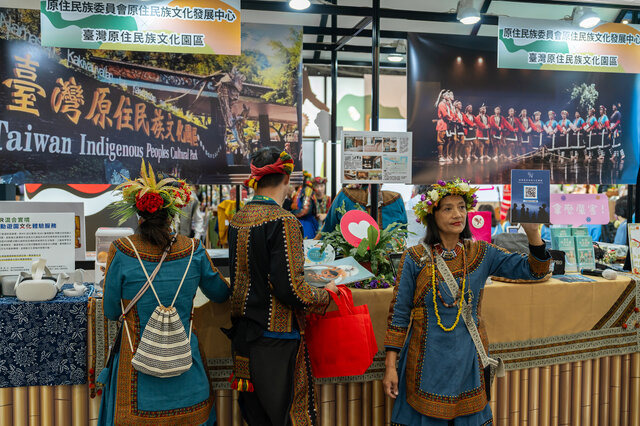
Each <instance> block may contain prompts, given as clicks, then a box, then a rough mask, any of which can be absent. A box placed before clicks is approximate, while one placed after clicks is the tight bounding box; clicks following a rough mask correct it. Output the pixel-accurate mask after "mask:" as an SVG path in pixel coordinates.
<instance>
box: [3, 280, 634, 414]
mask: <svg viewBox="0 0 640 426" xmlns="http://www.w3.org/2000/svg"><path fill="white" fill-rule="evenodd" d="M392 291H393V290H392V289H378V290H356V289H353V290H352V292H353V298H354V302H355V304H356V305H360V304H364V303H366V304H368V305H369V310H370V312H371V316H372V320H373V327H374V332H375V335H376V339H377V341H378V346H379V349H380V352H379V353H378V354H377V355H376V357H375V359H374V362H373V364H372V366H371V367H370V368H369V370H368V371H367V373H366V374H364V375H363V376H358V377H344V378H335V379H321V380H318V381H317V389H318V399H319V402H320V424H321V425H327V426H329V425H340V426H342V425H349V426H352V425H353V426H355V425H385V424H389V422H390V417H391V409H392V407H393V403H392V401H391V400H390V399H389V398H387V397H385V395H384V393H383V390H382V383H381V378H382V376H383V374H384V352H383V347H382V344H383V341H384V334H385V330H386V320H387V312H388V308H389V303H390V301H391V297H392ZM638 292H639V287H638V285H637V280H636V279H635V278H633V277H632V276H629V275H623V276H619V278H618V279H617V280H613V281H607V280H604V279H596V281H595V282H575V283H566V282H561V281H558V280H556V279H551V280H549V281H547V282H544V283H540V284H510V283H501V282H493V283H491V284H488V285H487V286H486V288H485V294H484V299H483V302H482V312H481V314H482V320H483V321H484V322H485V325H486V329H487V332H488V335H489V339H490V341H491V342H494V343H492V344H491V353H492V355H494V356H500V357H502V358H503V359H504V360H505V363H506V366H507V370H508V374H507V376H506V377H505V378H499V379H497V380H496V381H495V383H494V384H493V389H492V391H493V392H492V395H494V398H493V400H492V401H491V406H492V409H493V413H494V419H495V424H497V425H527V424H529V425H543V426H544V425H580V426H587V425H599V426H619V425H631V426H640V346H639V345H640V333H639V331H640V328H637V327H639V326H640V323H639V321H640V316H639V315H638V313H636V312H635V310H636V306H638V303H637V302H638ZM101 312H102V300H101V299H91V300H90V303H89V336H88V337H89V339H88V340H89V368H90V369H92V370H95V374H96V375H97V374H98V373H99V370H100V368H101V367H102V365H104V358H105V355H106V346H107V345H108V339H109V335H112V334H113V332H114V331H115V327H114V326H113V324H112V323H110V322H109V323H105V322H104V317H103V316H102V313H101ZM229 325H230V321H229V306H228V304H213V303H210V302H207V303H205V304H204V305H202V306H200V307H198V308H196V310H195V320H194V326H195V330H196V333H197V334H198V337H199V339H200V342H201V344H202V347H203V349H204V351H205V352H206V355H207V358H208V364H209V372H210V376H211V379H212V384H213V387H214V389H215V392H216V410H217V414H218V424H219V425H220V426H230V425H234V426H235V425H242V424H243V422H242V418H241V415H240V410H239V406H238V403H237V392H235V391H232V390H230V389H229V384H228V382H227V378H228V377H229V373H230V372H231V357H230V355H231V354H230V344H229V341H228V339H227V338H226V337H225V336H224V335H223V334H222V332H221V331H220V327H228V326H229ZM625 325H626V328H625ZM89 381H90V382H91V381H92V378H91V377H90V379H89ZM76 388H77V389H76ZM17 390H19V391H18V393H17V395H18V396H20V395H22V397H20V398H19V399H16V391H17ZM51 391H53V392H55V395H58V394H59V396H60V397H61V398H65V399H67V400H68V401H65V402H64V405H63V407H64V409H65V410H66V411H65V412H66V413H71V416H72V420H73V424H78V425H81V424H86V420H85V419H86V418H87V417H88V418H89V419H90V424H95V421H96V419H97V415H98V407H99V399H100V397H99V396H97V395H95V390H93V389H92V390H89V389H88V388H87V385H79V386H74V387H73V390H72V388H71V387H70V386H68V387H57V388H51V387H40V388H33V389H32V388H7V389H2V390H0V401H3V404H4V406H3V407H2V410H3V411H1V412H2V413H4V414H3V415H10V414H6V413H10V412H13V413H20V412H29V413H30V412H31V411H32V406H36V404H40V402H39V400H38V398H39V397H42V395H43V392H44V393H46V392H51ZM11 392H13V395H14V397H13V398H14V399H13V400H12V399H11V398H8V399H7V397H6V395H7V394H10V393H11ZM88 393H91V394H93V395H92V396H93V397H92V398H87V394H88ZM34 401H35V402H34ZM56 403H57V400H56ZM78 416H82V417H78ZM4 419H8V418H7V417H4ZM14 419H17V418H15V417H14ZM0 423H2V424H3V425H4V424H11V423H10V422H9V423H7V422H4V421H3V422H0ZM14 424H25V425H26V424H28V423H26V422H22V423H14ZM32 424H37V423H32ZM43 424H46V423H43ZM49 424H70V423H64V422H62V419H61V418H60V421H55V422H54V421H53V420H52V421H51V422H50V423H49Z"/></svg>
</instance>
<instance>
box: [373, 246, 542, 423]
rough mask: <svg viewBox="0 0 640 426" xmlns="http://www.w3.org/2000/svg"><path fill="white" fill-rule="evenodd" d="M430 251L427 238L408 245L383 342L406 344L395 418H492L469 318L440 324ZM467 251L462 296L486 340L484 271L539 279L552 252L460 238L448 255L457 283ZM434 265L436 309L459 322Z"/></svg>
mask: <svg viewBox="0 0 640 426" xmlns="http://www.w3.org/2000/svg"><path fill="white" fill-rule="evenodd" d="M541 251H543V252H544V249H541ZM425 254H426V250H425V248H424V247H423V246H422V245H420V246H415V247H412V248H409V249H407V250H406V251H405V252H404V254H403V256H402V260H401V262H400V268H399V277H400V279H399V283H398V285H397V286H396V288H395V289H394V295H393V300H392V302H391V306H390V308H389V319H388V327H387V334H386V338H385V347H386V348H387V350H396V351H398V350H401V351H400V356H399V366H398V377H399V382H398V391H399V395H398V397H397V398H396V400H395V404H394V407H393V413H392V418H391V419H392V423H393V424H400V425H411V426H432V425H433V426H447V424H448V421H449V420H451V419H455V420H454V424H455V425H456V426H478V425H486V424H492V423H491V422H492V415H491V408H490V407H489V405H488V404H487V396H486V392H485V382H484V374H483V369H482V366H481V364H480V358H479V356H478V353H477V351H476V348H475V345H474V343H473V340H472V339H471V336H470V334H469V331H468V330H467V327H466V326H465V324H464V321H463V320H462V318H460V321H459V323H458V325H457V326H456V327H455V328H454V329H453V330H452V331H450V332H445V331H444V330H443V329H442V328H441V327H440V326H439V325H438V319H437V317H436V314H435V310H434V301H433V298H434V294H433V288H432V273H433V266H432V263H431V261H429V260H427V258H426V257H425ZM544 254H545V255H547V256H548V254H547V253H546V252H545V253H544ZM463 259H466V283H465V284H466V291H465V293H466V294H465V300H467V301H469V299H471V306H472V308H473V318H474V320H475V321H476V324H477V325H478V330H479V332H480V335H481V337H482V341H483V344H484V346H485V348H488V341H487V337H486V331H485V330H484V325H483V323H482V320H481V309H480V305H481V301H482V291H483V289H484V285H485V281H486V280H487V277H489V276H492V275H498V276H503V277H507V278H512V279H529V280H531V279H539V278H541V277H543V276H544V275H545V274H546V273H547V271H548V270H549V260H540V259H538V258H536V257H534V256H533V255H530V256H529V257H528V258H527V257H525V256H522V255H519V254H510V253H508V252H506V251H504V250H503V249H500V248H498V247H496V246H494V245H492V244H489V243H487V242H485V241H465V242H464V250H463V244H462V243H460V244H458V246H457V248H456V256H455V257H454V258H453V259H450V260H446V263H447V266H449V269H450V270H451V272H452V273H453V276H454V277H455V278H456V281H457V282H458V285H459V286H460V287H462V281H463V277H464V275H465V274H464V269H465V268H463ZM435 272H436V283H437V284H436V288H437V289H438V290H439V294H438V292H436V303H437V306H438V312H439V315H440V318H441V322H442V325H443V326H444V327H446V328H449V327H451V326H452V325H453V324H454V322H455V319H456V314H457V311H458V307H457V304H456V305H455V306H451V305H452V304H453V303H454V300H453V298H452V297H451V294H450V292H449V290H448V288H447V285H446V283H445V282H444V280H443V278H442V276H441V275H440V273H439V271H438V270H437V268H436V269H435ZM443 301H444V303H446V304H447V305H449V306H450V307H447V306H445V305H444V304H443ZM410 324H411V328H409V325H410Z"/></svg>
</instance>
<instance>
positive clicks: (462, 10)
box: [456, 0, 480, 25]
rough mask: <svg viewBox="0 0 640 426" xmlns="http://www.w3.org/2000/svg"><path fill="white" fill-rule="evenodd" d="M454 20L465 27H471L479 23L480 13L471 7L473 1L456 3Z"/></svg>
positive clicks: (461, 0)
mask: <svg viewBox="0 0 640 426" xmlns="http://www.w3.org/2000/svg"><path fill="white" fill-rule="evenodd" d="M456 18H457V19H458V21H460V22H461V23H463V24H465V25H472V24H475V23H477V22H478V21H480V12H478V9H476V8H475V7H473V0H460V1H458V9H457V16H456Z"/></svg>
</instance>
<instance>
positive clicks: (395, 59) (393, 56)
mask: <svg viewBox="0 0 640 426" xmlns="http://www.w3.org/2000/svg"><path fill="white" fill-rule="evenodd" d="M387 60H388V61H389V62H402V61H403V60H404V56H403V55H401V54H399V53H392V54H390V55H387Z"/></svg>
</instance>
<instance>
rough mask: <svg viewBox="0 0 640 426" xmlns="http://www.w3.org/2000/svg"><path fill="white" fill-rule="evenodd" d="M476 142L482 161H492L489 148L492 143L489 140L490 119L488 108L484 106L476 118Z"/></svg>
mask: <svg viewBox="0 0 640 426" xmlns="http://www.w3.org/2000/svg"><path fill="white" fill-rule="evenodd" d="M475 121H476V142H477V145H476V147H477V152H478V155H479V158H480V160H482V161H484V160H490V159H491V157H489V147H490V144H491V141H490V140H489V133H490V126H489V117H487V107H486V106H485V105H484V104H482V106H481V107H480V109H479V110H478V115H477V116H476V120H475Z"/></svg>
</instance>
